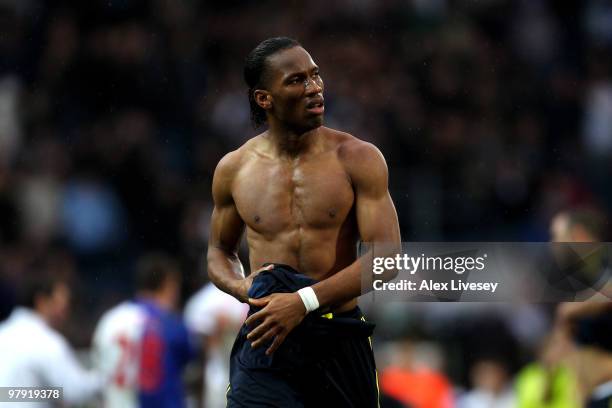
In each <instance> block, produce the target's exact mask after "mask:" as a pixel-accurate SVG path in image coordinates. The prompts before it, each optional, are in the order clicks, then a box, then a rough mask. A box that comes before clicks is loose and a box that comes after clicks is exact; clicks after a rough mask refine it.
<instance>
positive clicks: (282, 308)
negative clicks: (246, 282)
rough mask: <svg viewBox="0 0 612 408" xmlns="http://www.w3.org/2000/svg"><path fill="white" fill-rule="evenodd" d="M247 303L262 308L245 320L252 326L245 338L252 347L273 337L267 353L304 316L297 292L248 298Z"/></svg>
mask: <svg viewBox="0 0 612 408" xmlns="http://www.w3.org/2000/svg"><path fill="white" fill-rule="evenodd" d="M249 304H251V306H255V307H263V309H261V310H260V311H259V312H257V313H254V314H252V315H251V317H249V318H248V319H247V320H246V322H245V323H246V325H247V326H248V327H251V328H252V329H251V332H250V333H249V334H248V335H247V339H249V340H250V341H251V342H252V343H251V347H253V348H256V347H260V346H261V345H263V344H264V343H267V342H268V341H270V340H272V339H274V341H273V342H272V345H271V346H270V347H269V348H268V349H267V350H266V354H267V355H270V354H272V353H274V352H275V351H276V349H278V347H279V346H280V345H281V344H282V343H283V341H285V338H286V337H287V335H288V334H289V333H290V332H291V330H293V329H294V328H295V326H297V325H298V324H300V322H301V321H302V319H304V317H305V316H306V307H304V303H303V302H302V299H301V298H300V295H298V294H297V292H294V293H273V294H272V295H269V296H266V297H263V298H261V299H249Z"/></svg>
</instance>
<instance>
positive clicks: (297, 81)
mask: <svg viewBox="0 0 612 408" xmlns="http://www.w3.org/2000/svg"><path fill="white" fill-rule="evenodd" d="M300 82H302V80H301V79H300V78H293V79H292V80H291V81H290V82H289V83H290V84H298V83H300Z"/></svg>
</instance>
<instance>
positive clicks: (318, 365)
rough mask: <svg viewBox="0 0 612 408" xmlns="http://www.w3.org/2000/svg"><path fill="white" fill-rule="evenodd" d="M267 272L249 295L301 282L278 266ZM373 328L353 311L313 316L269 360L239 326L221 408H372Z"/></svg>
mask: <svg viewBox="0 0 612 408" xmlns="http://www.w3.org/2000/svg"><path fill="white" fill-rule="evenodd" d="M275 266H276V265H275ZM269 272H270V273H267V274H266V275H267V277H265V276H264V277H261V274H260V276H258V277H257V278H256V279H255V282H254V284H253V287H252V289H254V288H255V290H254V291H255V292H256V291H257V290H258V289H257V288H259V289H261V287H262V286H264V287H266V286H270V285H272V286H275V285H277V284H278V282H279V281H282V283H283V284H287V285H288V286H292V285H293V284H294V283H295V282H294V281H295V280H296V279H297V280H302V277H304V275H301V274H299V276H297V275H294V274H297V272H295V271H294V270H293V269H291V268H289V267H286V266H284V265H281V266H276V267H275V268H274V269H273V270H272V271H269ZM262 274H263V272H262ZM305 278H306V279H310V278H308V277H305ZM287 279H289V282H288V283H287ZM256 282H257V283H258V285H256ZM305 283H308V282H305ZM310 284H311V283H310ZM299 285H300V286H301V287H303V286H307V285H306V284H304V285H302V284H301V283H299ZM274 289H276V290H278V287H274ZM292 289H293V288H292ZM297 289H299V288H297ZM297 289H295V290H297ZM291 291H293V290H291ZM249 294H250V295H251V294H252V293H251V291H250V292H249ZM255 294H256V295H257V293H255ZM254 297H261V294H260V296H254ZM252 312H254V311H251V313H252ZM373 327H374V325H372V324H371V323H367V322H365V319H364V318H363V314H362V313H361V311H360V309H359V308H355V309H353V310H351V311H348V312H343V313H334V314H333V315H332V316H329V315H327V316H326V317H322V316H318V315H317V314H316V312H313V313H310V314H309V315H308V316H306V318H304V320H303V321H302V323H300V324H299V325H298V326H297V327H296V328H295V329H294V330H293V331H292V332H291V333H290V334H289V335H288V336H287V338H286V339H285V342H284V343H283V344H282V345H281V346H280V347H279V349H278V350H277V351H276V352H275V353H274V354H273V355H272V356H266V355H265V350H266V348H267V346H266V345H264V346H262V347H259V348H257V349H252V348H251V345H250V342H249V341H248V340H247V339H246V335H247V334H248V332H249V330H248V328H247V327H246V326H244V325H243V327H242V329H241V330H240V333H239V334H238V337H237V338H236V342H235V343H234V347H233V349H232V355H231V360H230V386H229V388H228V393H227V406H228V407H230V408H236V407H275V408H277V407H281V408H282V407H287V408H293V407H296V408H300V407H304V408H307V407H316V408H322V407H334V408H344V407H363V408H366V407H367V408H375V407H378V381H377V380H378V379H377V373H376V365H375V362H374V354H373V352H372V346H371V342H370V338H369V335H371V333H372V330H373Z"/></svg>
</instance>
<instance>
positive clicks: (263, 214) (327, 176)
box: [232, 128, 358, 280]
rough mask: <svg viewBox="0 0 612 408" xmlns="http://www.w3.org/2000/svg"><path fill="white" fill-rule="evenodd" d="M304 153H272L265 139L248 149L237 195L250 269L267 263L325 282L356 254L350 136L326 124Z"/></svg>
mask: <svg viewBox="0 0 612 408" xmlns="http://www.w3.org/2000/svg"><path fill="white" fill-rule="evenodd" d="M319 132H320V133H321V134H320V135H319V136H320V137H319V138H318V140H317V143H316V144H315V145H314V146H313V148H311V149H309V151H308V152H306V153H305V154H300V155H299V156H297V157H293V158H291V157H280V158H279V157H278V156H277V155H274V154H270V153H269V151H267V149H266V146H268V145H269V143H268V142H269V141H267V140H266V139H265V137H263V136H258V137H256V138H254V139H252V140H251V141H249V142H248V143H247V144H246V145H245V146H243V147H242V148H241V150H242V152H241V156H242V158H241V160H240V167H239V169H238V171H237V172H236V176H235V178H234V182H233V184H232V197H233V199H234V203H235V206H236V209H237V211H238V213H239V215H240V218H242V220H243V221H244V223H245V224H246V238H247V242H248V246H249V258H250V262H249V263H250V268H251V271H254V270H257V269H258V268H260V267H261V265H262V264H263V263H264V262H272V263H283V264H287V265H290V266H292V267H294V268H295V269H297V270H298V271H300V272H301V273H304V274H306V275H308V276H310V277H312V278H314V279H318V280H321V279H324V278H327V277H328V276H331V275H333V274H334V273H336V272H337V271H339V270H341V269H343V268H344V267H346V266H348V265H349V264H351V263H352V262H353V261H354V260H355V259H356V243H357V240H358V231H357V223H356V219H355V209H354V202H355V194H354V191H353V187H352V185H351V180H350V176H349V174H348V173H347V171H346V170H345V166H344V165H343V162H342V160H343V159H342V154H341V150H342V147H343V144H346V143H351V142H352V140H356V139H355V138H353V137H352V136H350V135H347V134H344V133H341V132H336V131H333V130H331V129H327V128H319Z"/></svg>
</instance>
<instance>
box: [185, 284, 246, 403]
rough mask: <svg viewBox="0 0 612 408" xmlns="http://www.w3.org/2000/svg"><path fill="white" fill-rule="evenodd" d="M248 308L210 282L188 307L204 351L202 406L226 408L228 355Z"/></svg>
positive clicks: (189, 320) (188, 319) (191, 324)
mask: <svg viewBox="0 0 612 408" xmlns="http://www.w3.org/2000/svg"><path fill="white" fill-rule="evenodd" d="M248 310H249V307H248V306H247V305H246V304H244V303H240V302H239V301H237V300H236V299H235V298H234V297H232V296H230V295H228V294H227V293H225V292H223V291H221V290H219V289H218V288H217V287H216V286H215V285H214V284H212V283H208V284H206V285H205V286H204V287H203V288H202V289H200V290H199V291H198V292H196V293H195V294H194V295H193V296H192V297H191V299H189V301H188V302H187V304H186V305H185V313H184V315H185V323H186V324H187V327H188V328H189V330H190V331H191V332H193V333H197V334H198V335H200V336H201V339H200V340H201V344H202V347H203V348H204V356H205V358H206V360H205V363H204V364H205V367H204V380H203V381H204V384H203V386H204V392H203V406H204V407H206V408H223V407H225V406H226V404H227V400H226V398H225V393H226V391H227V384H228V379H229V356H230V352H231V348H232V344H233V341H234V338H235V337H236V333H238V331H239V330H240V326H242V324H243V323H244V320H245V318H246V315H247V312H248Z"/></svg>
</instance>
